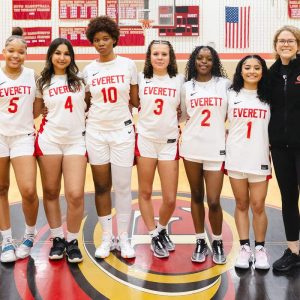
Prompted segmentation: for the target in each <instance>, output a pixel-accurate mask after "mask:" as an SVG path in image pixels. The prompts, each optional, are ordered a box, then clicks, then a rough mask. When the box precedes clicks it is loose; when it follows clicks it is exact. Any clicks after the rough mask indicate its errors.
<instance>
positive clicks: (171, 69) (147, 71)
mask: <svg viewBox="0 0 300 300" xmlns="http://www.w3.org/2000/svg"><path fill="white" fill-rule="evenodd" d="M153 44H162V45H168V46H169V51H170V52H169V55H170V62H169V65H168V67H167V72H168V74H169V76H170V77H175V76H176V75H177V73H178V68H177V63H176V56H175V52H174V49H173V47H172V44H171V43H170V42H169V41H165V40H153V41H152V42H151V43H150V44H149V46H148V49H147V53H146V59H145V66H144V76H145V78H152V77H153V66H152V64H151V47H152V45H153Z"/></svg>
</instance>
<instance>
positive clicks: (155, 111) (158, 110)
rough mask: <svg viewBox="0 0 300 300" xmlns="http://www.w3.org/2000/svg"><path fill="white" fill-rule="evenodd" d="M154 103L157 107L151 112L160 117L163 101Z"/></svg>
mask: <svg viewBox="0 0 300 300" xmlns="http://www.w3.org/2000/svg"><path fill="white" fill-rule="evenodd" d="M154 102H155V103H156V105H157V107H156V109H154V111H153V112H154V113H155V114H156V115H160V114H161V113H162V110H163V106H164V100H162V99H156V100H155V101H154Z"/></svg>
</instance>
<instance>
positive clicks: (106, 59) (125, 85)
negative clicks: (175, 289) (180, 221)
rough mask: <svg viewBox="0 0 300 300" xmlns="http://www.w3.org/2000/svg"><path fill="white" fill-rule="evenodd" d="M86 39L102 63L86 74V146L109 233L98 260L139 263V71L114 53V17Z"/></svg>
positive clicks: (91, 28)
mask: <svg viewBox="0 0 300 300" xmlns="http://www.w3.org/2000/svg"><path fill="white" fill-rule="evenodd" d="M86 35H87V38H88V40H89V41H90V42H91V43H92V44H93V46H94V47H95V49H96V51H97V52H98V53H99V57H98V59H97V60H95V61H93V62H91V63H90V64H89V65H87V66H86V67H85V69H84V77H85V80H86V85H87V89H86V90H87V98H88V99H90V107H89V111H88V118H87V128H86V145H87V151H88V157H89V162H90V164H91V169H92V174H93V180H94V185H95V202H96V209H97V214H98V220H99V223H100V225H101V227H102V233H103V234H102V242H101V244H100V246H99V247H98V248H97V250H96V252H95V256H96V257H98V258H105V257H108V256H109V254H110V251H111V250H113V249H115V248H116V249H117V250H119V251H121V256H122V257H124V258H133V257H135V251H134V249H133V247H132V246H131V244H130V242H129V235H128V230H129V223H130V218H131V200H132V198H131V172H132V165H133V159H134V141H135V133H134V128H133V120H132V115H131V113H130V110H129V102H130V103H131V104H132V105H134V106H136V107H137V105H138V88H137V69H136V66H135V63H134V62H133V61H132V60H130V59H128V58H125V57H121V56H118V55H116V54H115V53H114V47H115V46H117V44H118V39H119V36H120V30H119V28H118V26H117V24H116V23H115V22H114V21H113V20H112V19H111V18H109V17H107V16H100V17H97V18H95V19H92V20H91V21H90V23H89V25H88V27H87V32H86ZM112 186H113V188H114V193H115V208H116V218H117V230H118V232H117V233H115V235H118V237H117V238H116V239H115V238H114V234H113V231H112V214H111V208H112V204H111V195H110V192H111V187H112Z"/></svg>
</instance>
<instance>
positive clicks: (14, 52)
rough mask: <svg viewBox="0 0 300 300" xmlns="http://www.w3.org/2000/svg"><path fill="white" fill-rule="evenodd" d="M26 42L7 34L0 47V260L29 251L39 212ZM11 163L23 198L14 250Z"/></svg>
mask: <svg viewBox="0 0 300 300" xmlns="http://www.w3.org/2000/svg"><path fill="white" fill-rule="evenodd" d="M26 51H27V45H26V42H25V40H24V39H23V38H22V37H21V36H16V35H13V36H11V37H9V38H8V39H7V41H6V43H5V48H4V49H3V56H4V59H5V64H4V66H3V67H2V68H1V69H0V191H1V193H0V231H1V235H2V239H3V241H2V252H1V257H0V260H1V262H12V261H15V260H16V259H17V258H25V257H27V256H28V255H29V254H30V250H31V247H32V246H33V242H34V236H35V234H36V229H35V224H36V218H37V212H38V198H37V193H36V160H35V157H34V156H33V154H34V123H33V118H34V114H33V106H34V103H36V102H35V97H36V83H35V82H36V75H35V73H34V71H33V70H32V69H28V68H26V67H24V66H23V63H24V60H25V57H26ZM10 164H11V165H12V167H13V169H14V172H15V177H16V181H17V185H18V188H19V190H20V194H21V197H22V207H23V212H24V216H25V223H26V228H25V235H24V238H23V241H22V243H21V245H20V246H19V247H18V248H17V249H15V245H14V243H13V240H12V231H11V224H10V217H9V203H8V189H9V173H10Z"/></svg>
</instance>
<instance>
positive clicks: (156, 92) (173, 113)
mask: <svg viewBox="0 0 300 300" xmlns="http://www.w3.org/2000/svg"><path fill="white" fill-rule="evenodd" d="M183 82H184V77H183V76H182V75H177V76H176V77H172V78H170V76H169V75H168V74H167V75H165V76H156V75H153V77H152V78H150V79H148V78H144V74H143V73H139V75H138V84H139V98H140V107H139V118H138V122H137V132H138V133H139V134H141V135H142V136H145V137H147V138H149V139H153V140H156V141H161V142H167V141H168V140H173V139H178V135H179V129H178V119H177V107H178V106H179V105H180V90H181V87H182V84H183Z"/></svg>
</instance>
